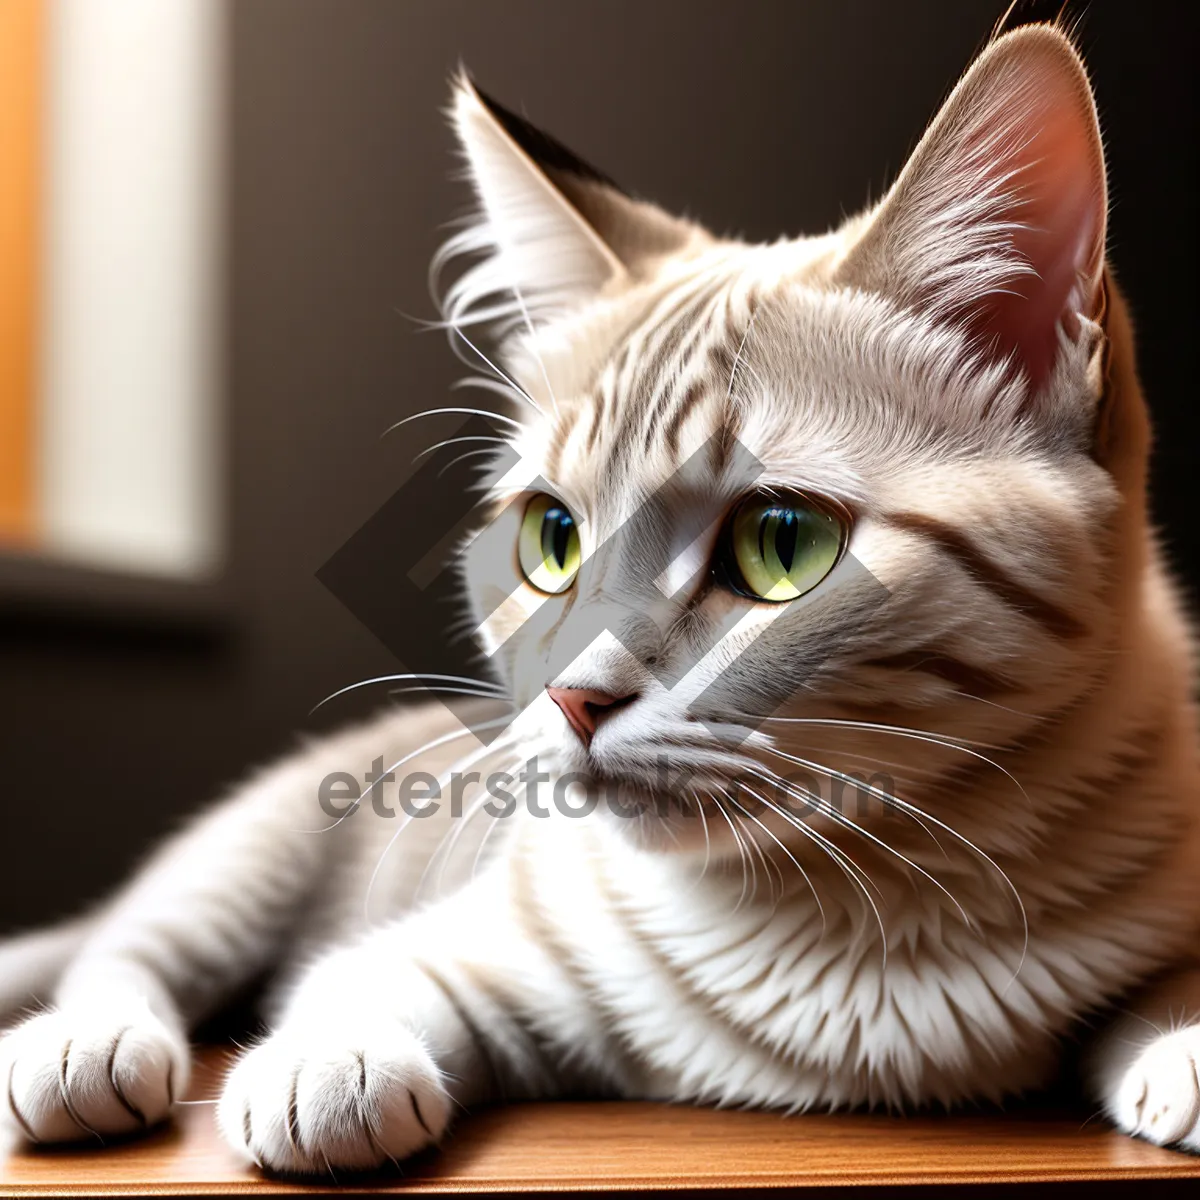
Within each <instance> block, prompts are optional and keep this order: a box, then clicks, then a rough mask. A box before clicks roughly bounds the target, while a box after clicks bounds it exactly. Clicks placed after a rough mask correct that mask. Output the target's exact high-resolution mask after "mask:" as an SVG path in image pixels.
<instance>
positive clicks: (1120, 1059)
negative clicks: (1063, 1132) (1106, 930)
mask: <svg viewBox="0 0 1200 1200" xmlns="http://www.w3.org/2000/svg"><path fill="white" fill-rule="evenodd" d="M1088 1065H1089V1068H1090V1075H1091V1080H1092V1086H1093V1089H1094V1092H1095V1094H1096V1097H1097V1099H1098V1100H1099V1101H1100V1102H1101V1103H1102V1104H1103V1105H1104V1110H1105V1112H1106V1113H1107V1114H1108V1116H1109V1118H1110V1119H1111V1120H1112V1121H1113V1123H1114V1124H1115V1125H1116V1126H1117V1127H1118V1128H1119V1129H1122V1130H1124V1131H1125V1132H1126V1133H1130V1134H1133V1135H1134V1136H1136V1137H1142V1138H1145V1139H1147V1141H1151V1142H1156V1143H1158V1144H1159V1145H1161V1146H1172V1145H1177V1146H1181V1147H1184V1148H1186V1149H1188V1150H1192V1151H1197V1152H1200V964H1192V965H1189V966H1188V967H1185V968H1182V969H1179V970H1176V971H1174V972H1173V973H1171V974H1170V975H1168V976H1165V977H1163V978H1162V979H1160V980H1158V981H1157V982H1156V983H1154V984H1152V985H1151V986H1150V987H1148V988H1147V989H1145V991H1143V992H1141V993H1139V994H1137V995H1135V996H1134V997H1133V999H1132V1000H1131V1001H1130V1002H1129V1003H1128V1004H1127V1005H1125V1006H1124V1007H1123V1008H1122V1009H1121V1010H1120V1011H1119V1012H1118V1013H1117V1015H1116V1018H1115V1019H1114V1020H1113V1022H1112V1024H1111V1025H1110V1026H1108V1028H1106V1029H1105V1030H1104V1031H1103V1032H1102V1033H1101V1035H1100V1037H1099V1039H1098V1040H1097V1042H1096V1044H1095V1046H1094V1047H1093V1048H1092V1050H1091V1052H1090V1055H1089V1061H1088Z"/></svg>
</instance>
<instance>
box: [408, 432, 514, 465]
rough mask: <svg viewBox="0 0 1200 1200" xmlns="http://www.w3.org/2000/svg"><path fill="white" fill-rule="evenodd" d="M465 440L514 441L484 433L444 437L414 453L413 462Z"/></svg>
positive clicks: (498, 443) (497, 442) (500, 442)
mask: <svg viewBox="0 0 1200 1200" xmlns="http://www.w3.org/2000/svg"><path fill="white" fill-rule="evenodd" d="M464 442H491V443H493V444H494V445H497V446H511V445H512V442H510V441H509V440H508V438H504V437H492V436H489V435H486V434H482V433H473V434H467V435H465V436H462V437H452V438H443V439H442V440H441V441H440V442H434V443H433V445H432V446H426V447H425V449H424V450H422V451H421V453H420V454H414V455H413V462H419V461H420V460H421V459H423V458H425V457H426V456H427V455H430V454H433V453H435V452H436V451H438V450H441V449H442V447H443V446H461V445H462V444H463V443H464Z"/></svg>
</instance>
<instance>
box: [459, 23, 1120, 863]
mask: <svg viewBox="0 0 1200 1200" xmlns="http://www.w3.org/2000/svg"><path fill="white" fill-rule="evenodd" d="M455 111H456V123H457V126H458V129H459V133H460V136H461V137H462V139H463V143H464V146H465V148H466V150H467V154H468V158H469V160H470V162H471V165H472V168H473V171H474V175H475V179H476V182H477V186H478V189H479V192H480V196H481V199H482V201H483V206H484V213H485V220H484V221H483V223H481V225H479V226H478V227H476V228H475V229H473V230H471V231H469V233H468V234H467V235H466V237H465V238H464V239H461V240H460V242H459V244H458V245H457V247H456V249H460V250H461V249H468V250H470V249H476V250H478V249H490V250H491V253H490V254H489V255H488V257H486V258H485V259H484V260H483V261H482V263H481V264H479V265H477V266H476V267H474V268H473V269H472V271H469V272H468V273H467V274H466V275H464V276H463V277H461V279H460V281H459V283H458V284H457V285H455V287H454V288H453V289H452V290H451V292H450V295H449V300H448V313H449V316H450V319H451V320H452V321H454V322H455V323H463V322H465V321H468V320H470V319H471V317H472V315H479V314H480V313H481V312H482V313H483V314H484V315H485V316H486V315H491V316H493V317H494V316H499V317H500V318H501V319H502V320H503V321H504V322H505V323H506V326H507V328H506V333H505V334H504V336H503V337H502V347H501V349H502V353H503V360H502V361H503V363H504V371H505V373H506V374H507V375H508V376H509V377H510V378H511V379H512V380H513V381H515V383H516V384H517V385H518V386H519V388H520V390H521V391H523V392H524V393H525V395H524V397H523V398H521V399H520V402H519V405H518V407H517V408H516V409H514V410H513V412H512V419H513V420H515V421H516V425H515V426H510V427H509V428H508V429H506V430H505V432H506V433H507V434H510V435H511V439H510V440H511V444H512V448H513V451H514V454H515V461H513V462H506V471H507V473H506V474H505V477H504V480H503V483H502V485H501V486H500V488H499V489H498V493H497V494H498V499H497V501H496V504H495V508H494V518H493V520H492V521H491V522H490V523H489V524H488V526H487V528H486V529H485V530H484V532H483V533H482V534H481V535H480V536H479V537H478V538H476V539H475V541H474V542H473V543H472V545H471V547H470V548H469V550H468V552H467V558H466V562H467V575H468V579H469V581H470V583H471V586H472V588H473V590H474V593H475V596H476V601H477V606H478V615H479V623H480V631H481V635H482V640H483V641H484V643H485V645H486V647H487V648H488V651H489V653H490V654H491V655H492V658H493V661H494V662H495V664H496V666H497V669H498V670H499V672H500V673H501V674H502V675H503V677H504V680H505V682H506V684H507V685H508V687H509V689H510V691H511V693H512V696H513V698H514V699H515V701H516V703H517V706H518V708H519V709H521V710H522V712H521V716H520V718H519V719H518V722H517V725H516V727H515V728H516V730H517V733H518V735H519V737H520V740H521V742H522V744H523V745H524V746H526V747H528V748H529V749H530V751H531V752H536V753H537V754H539V756H540V757H541V758H542V759H543V760H544V761H545V763H546V764H547V765H548V766H551V767H553V768H555V769H558V770H566V771H578V772H580V774H581V776H586V777H587V778H588V779H589V780H592V781H596V782H600V783H605V784H608V785H609V786H610V787H611V788H612V789H613V790H612V791H611V792H610V795H618V796H619V797H620V803H619V804H618V805H616V810H617V811H619V812H622V813H625V814H628V813H629V812H630V811H631V810H634V811H637V812H639V813H652V814H654V817H655V819H654V820H649V821H647V820H637V821H626V822H624V825H625V826H627V827H628V828H630V829H631V830H634V831H636V833H637V835H638V836H639V837H640V838H642V839H643V840H646V841H649V842H650V843H652V844H661V845H664V846H671V845H681V846H684V847H696V846H698V845H701V844H703V845H704V846H705V851H706V853H711V852H712V841H713V838H714V837H716V836H717V833H718V832H719V831H714V830H713V829H712V828H711V827H710V828H708V829H705V828H704V826H705V825H707V824H709V823H708V822H707V821H705V822H701V821H696V820H689V819H688V816H689V812H688V810H689V809H691V810H693V811H692V814H691V815H695V811H696V810H698V809H700V808H705V811H706V812H712V813H715V812H716V808H720V807H723V808H724V809H725V813H728V812H729V811H730V805H736V806H737V808H736V809H734V810H733V811H734V815H737V814H738V812H740V811H743V810H744V809H745V808H746V807H747V805H749V806H750V808H752V809H754V811H756V812H757V814H758V817H756V818H755V819H756V820H758V819H759V818H761V816H762V815H763V813H764V810H763V809H762V808H756V806H755V804H756V802H757V801H766V802H768V804H769V803H770V802H772V801H773V802H774V803H775V804H776V805H778V804H779V803H780V802H781V801H788V800H790V801H792V805H790V807H793V808H795V809H801V810H805V811H804V820H805V822H806V823H808V824H809V825H810V828H812V829H814V830H815V831H816V832H818V833H819V834H820V836H823V837H830V838H833V839H835V840H836V838H837V836H838V834H839V832H841V830H842V829H843V828H844V824H843V823H842V822H840V821H839V820H838V818H837V817H836V816H835V815H834V814H833V813H831V812H828V811H826V809H827V808H828V807H829V796H830V791H831V789H830V787H829V784H830V782H831V781H835V779H836V777H837V776H838V775H842V774H844V773H847V772H849V771H850V770H852V769H855V770H857V771H859V772H860V773H861V772H862V770H863V767H864V766H866V768H867V772H868V773H869V772H871V771H876V770H877V769H878V766H877V765H876V766H871V765H870V764H871V763H872V762H873V763H875V764H880V763H887V764H890V765H891V766H892V767H893V768H895V770H894V771H893V772H892V774H890V775H888V776H886V779H887V780H888V782H889V783H890V784H891V785H892V786H889V787H883V786H882V785H877V786H876V790H877V791H880V792H882V793H884V794H886V795H887V796H890V797H892V798H893V799H896V798H897V797H898V796H899V795H900V793H899V791H898V790H896V789H898V787H899V785H898V784H897V782H896V781H897V780H898V779H899V780H900V781H901V782H912V781H914V780H917V779H919V777H920V771H921V770H922V769H924V768H923V764H922V759H921V754H920V751H921V750H922V749H923V744H922V740H921V739H920V738H918V737H911V736H904V735H897V734H895V733H893V734H891V735H886V734H885V733H884V732H883V731H882V730H881V729H878V728H870V727H877V726H882V725H887V726H890V727H891V729H892V730H893V731H895V730H907V731H909V733H910V734H912V733H916V732H918V731H919V732H922V733H930V734H934V735H936V736H938V737H940V738H948V739H951V740H957V739H983V740H986V741H994V740H995V739H996V738H997V737H1006V738H1012V737H1018V736H1022V735H1024V734H1027V733H1028V732H1029V731H1030V729H1031V728H1032V727H1033V725H1034V724H1036V722H1037V721H1039V720H1040V719H1042V717H1043V716H1044V714H1046V713H1047V712H1050V711H1054V710H1056V709H1058V708H1061V707H1062V706H1064V705H1068V704H1070V703H1071V701H1072V700H1073V698H1074V697H1076V696H1077V695H1078V694H1080V691H1081V690H1082V689H1083V688H1085V687H1086V686H1087V685H1088V681H1089V679H1090V677H1091V674H1092V671H1091V667H1090V665H1089V664H1090V661H1091V659H1092V658H1094V653H1093V650H1092V648H1093V647H1094V644H1095V641H1096V639H1098V638H1099V637H1101V636H1102V633H1103V625H1104V620H1105V607H1104V603H1103V586H1104V578H1105V572H1106V569H1107V568H1108V566H1109V565H1110V564H1109V563H1108V562H1107V561H1106V552H1105V548H1104V545H1103V544H1102V541H1101V539H1099V538H1098V537H1097V535H1096V531H1097V530H1103V529H1104V528H1105V527H1106V525H1107V523H1108V518H1109V516H1110V514H1111V512H1112V510H1113V508H1114V506H1115V505H1116V503H1117V502H1118V496H1117V492H1116V489H1115V487H1114V486H1113V484H1112V481H1111V479H1110V477H1109V476H1108V475H1107V474H1106V472H1105V471H1104V470H1103V469H1102V468H1101V467H1100V466H1099V465H1098V464H1097V463H1096V461H1095V459H1094V456H1093V454H1092V448H1093V429H1094V424H1095V420H1096V406H1097V403H1098V397H1099V391H1100V380H1099V374H1100V364H1101V354H1102V345H1103V334H1102V331H1101V328H1100V325H1099V323H1098V322H1099V320H1100V303H1101V300H1100V296H1101V270H1102V262H1103V229H1104V177H1103V165H1102V160H1101V158H1100V151H1099V140H1098V134H1097V132H1096V126H1095V116H1094V112H1093V110H1092V107H1091V100H1090V95H1089V93H1088V91H1087V87H1086V81H1085V80H1083V76H1082V70H1081V68H1080V66H1079V64H1078V60H1077V59H1076V58H1075V56H1074V54H1073V52H1072V51H1071V49H1070V48H1069V46H1068V44H1067V43H1066V42H1065V40H1064V39H1063V38H1062V37H1061V35H1059V34H1058V33H1056V32H1053V31H1050V30H1047V29H1044V28H1041V29H1036V30H1025V31H1021V32H1020V33H1019V34H1017V35H1010V36H1009V37H1007V38H1005V39H1002V40H1001V41H1000V42H998V43H996V44H995V45H994V46H993V47H992V48H991V49H990V50H989V51H988V52H987V53H985V55H984V56H983V58H982V59H981V60H980V62H979V63H977V64H976V66H975V68H973V70H972V71H971V72H970V74H969V75H968V77H967V79H965V80H964V82H963V83H962V84H960V86H959V88H958V89H957V90H956V92H955V93H954V95H953V96H952V97H951V99H950V101H948V102H947V105H946V108H945V109H944V110H943V113H942V114H941V115H940V116H939V118H938V120H937V121H936V122H935V124H934V126H933V127H932V128H931V130H930V132H929V133H928V134H927V136H926V138H925V140H924V141H923V142H922V144H921V146H920V147H919V148H918V150H917V152H916V153H915V154H914V156H913V160H912V162H910V164H909V167H908V168H907V169H906V171H905V172H904V174H903V175H902V177H901V179H900V181H899V182H898V184H897V186H896V188H895V189H893V192H892V194H891V195H890V196H889V197H888V198H887V199H885V201H884V202H883V203H882V204H881V205H880V206H879V208H878V209H876V210H875V211H874V212H872V213H870V214H867V215H866V216H865V217H862V218H856V219H855V220H853V221H851V222H849V223H848V224H847V225H846V226H845V227H844V228H843V229H841V230H839V231H837V232H835V233H833V234H829V235H826V236H824V237H820V238H811V239H798V240H794V241H786V242H781V243H778V244H776V245H772V246H765V247H764V246H747V245H743V244H740V243H732V242H728V241H722V240H718V239H715V238H712V237H710V236H709V235H708V234H707V233H705V232H704V231H702V230H700V229H699V228H697V227H695V226H693V225H690V224H687V223H684V222H682V221H677V220H675V219H673V218H670V217H667V216H666V215H665V214H662V213H661V212H659V211H658V210H657V209H653V208H651V207H650V206H648V205H645V204H642V203H640V202H634V201H631V200H628V199H627V198H626V197H624V196H622V195H621V194H620V193H619V192H617V191H616V190H615V189H614V188H613V187H612V185H610V184H609V183H608V182H607V181H605V180H603V179H601V178H600V177H598V176H597V175H595V173H594V172H592V171H591V170H590V169H589V168H586V167H585V166H583V165H582V164H580V163H578V162H577V161H576V160H573V159H572V158H571V157H570V156H569V155H568V154H567V152H565V151H563V150H562V148H561V147H557V146H555V145H552V144H550V143H548V141H547V140H546V139H545V138H544V136H542V135H537V134H535V133H534V132H532V131H531V130H530V129H529V128H528V127H526V126H524V125H523V124H522V123H521V122H520V121H519V120H518V119H516V118H514V117H512V116H511V114H507V113H505V112H504V111H503V110H502V109H499V107H498V106H496V105H494V104H493V103H492V102H490V101H485V100H483V99H482V98H481V97H480V96H479V94H478V93H477V92H475V91H474V90H473V89H472V88H471V87H470V86H469V85H467V84H465V83H464V84H461V85H460V86H459V90H458V92H457V94H456V110H455ZM1048 151H1053V156H1052V157H1053V161H1052V163H1051V165H1050V166H1047V165H1046V163H1047V162H1048V161H1049V160H1048V159H1047V152H1048ZM535 155H537V156H540V157H538V158H536V159H535V157H534V156H535ZM506 295H507V296H515V297H516V299H515V300H512V299H507V298H506ZM834 722H840V724H834ZM847 722H851V723H853V724H847ZM898 737H902V741H901V744H900V746H899V747H897V745H896V742H897V740H898ZM881 747H882V749H881ZM855 759H858V760H859V761H857V762H856V761H853V760H855ZM822 771H823V772H824V773H823V774H822ZM781 774H782V775H784V776H790V777H791V778H792V779H793V783H792V784H791V785H790V792H789V789H788V786H784V788H783V789H782V790H781V789H780V785H779V784H778V778H779V776H780V775H781ZM798 777H800V778H802V782H796V780H797V778H798ZM814 791H815V792H816V793H817V794H816V796H812V795H811V793H812V792H814ZM802 793H803V795H802ZM805 796H808V797H809V798H808V799H805ZM751 797H753V798H754V802H752V801H751V800H750V798H751ZM667 801H669V803H668V802H667ZM881 801H882V797H881ZM714 805H715V806H716V807H715V808H714V807H706V806H714ZM604 808H605V806H604V805H601V807H600V809H599V810H598V811H604ZM722 815H725V814H722ZM766 819H767V822H770V823H771V825H772V828H773V829H774V831H775V834H776V835H779V836H782V837H783V838H784V840H787V839H788V837H789V836H791V837H792V838H793V839H794V836H795V832H796V831H795V822H794V821H790V820H788V819H787V818H786V817H784V816H782V815H780V814H775V813H772V812H770V811H769V809H768V810H767V812H766ZM862 820H863V821H864V822H868V821H869V820H870V817H869V815H864V816H862ZM739 821H741V822H742V823H743V824H744V820H743V818H742V817H739ZM822 831H824V832H822ZM726 832H727V833H728V834H729V836H728V837H725V838H724V839H718V841H719V845H720V846H721V847H724V848H725V849H731V848H732V847H733V846H734V844H735V838H736V836H737V835H736V834H735V833H734V832H733V830H732V825H731V826H730V830H729V831H726Z"/></svg>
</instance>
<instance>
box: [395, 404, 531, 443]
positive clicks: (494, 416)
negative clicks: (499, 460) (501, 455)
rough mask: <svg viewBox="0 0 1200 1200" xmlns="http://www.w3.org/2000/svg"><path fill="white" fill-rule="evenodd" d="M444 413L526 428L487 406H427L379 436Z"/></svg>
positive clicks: (516, 427) (515, 427)
mask: <svg viewBox="0 0 1200 1200" xmlns="http://www.w3.org/2000/svg"><path fill="white" fill-rule="evenodd" d="M443 413H464V414H465V415H467V416H471V417H486V418H487V419H488V420H489V421H503V422H504V423H505V424H506V425H511V426H512V427H513V428H514V429H521V430H523V429H524V428H525V426H524V425H522V424H521V422H520V421H517V420H515V419H514V418H512V417H506V416H505V415H504V414H503V413H498V412H492V411H491V410H490V409H486V408H426V409H423V410H422V411H421V412H419V413H413V414H412V416H411V417H405V418H404V419H403V420H400V421H397V422H395V424H393V425H389V426H388V427H387V428H386V429H385V430H384V431H383V432H382V433H381V434H380V435H379V436H380V438H381V439H382V438H385V437H387V435H388V434H389V433H391V432H392V431H393V430H395V429H399V428H400V426H401V425H407V424H409V422H410V421H420V420H421V419H422V418H423V417H437V416H441V415H442V414H443Z"/></svg>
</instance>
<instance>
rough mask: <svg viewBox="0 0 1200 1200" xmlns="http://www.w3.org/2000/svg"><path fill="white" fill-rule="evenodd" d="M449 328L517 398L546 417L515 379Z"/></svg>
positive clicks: (452, 326) (465, 338) (458, 333)
mask: <svg viewBox="0 0 1200 1200" xmlns="http://www.w3.org/2000/svg"><path fill="white" fill-rule="evenodd" d="M449 328H450V331H451V332H452V333H455V334H457V335H458V336H459V337H460V338H462V340H463V341H464V342H466V344H467V345H468V346H470V347H471V349H472V350H474V351H475V353H476V354H477V355H479V357H480V358H481V359H482V360H483V361H484V362H485V363H487V365H488V366H489V367H491V369H492V370H493V371H494V372H495V373H496V374H497V375H498V376H499V377H500V378H501V379H503V380H504V382H505V383H507V384H508V385H509V387H511V388H513V389H514V390H515V391H516V392H517V394H518V395H519V396H521V397H522V398H523V399H524V400H525V401H526V402H527V403H529V404H532V405H533V407H534V408H535V409H536V410H537V411H538V412H539V413H541V415H542V416H545V415H546V413H545V410H544V409H543V408H542V406H541V405H540V404H539V403H538V402H537V401H536V400H535V399H534V398H533V397H532V396H531V395H530V394H529V393H528V392H527V391H526V390H525V389H524V388H523V387H522V386H521V385H520V384H519V383H518V382H517V381H516V380H515V379H513V378H512V376H511V375H509V374H508V373H507V372H505V371H502V370H501V369H500V368H499V367H498V366H496V364H495V363H494V362H492V360H491V359H490V358H488V356H487V355H486V354H484V352H483V351H482V350H480V348H479V347H478V346H477V345H475V343H474V342H473V341H471V339H470V338H469V337H467V335H466V334H465V333H463V331H462V330H461V329H460V328H459V327H458V326H457V325H451V326H449Z"/></svg>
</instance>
